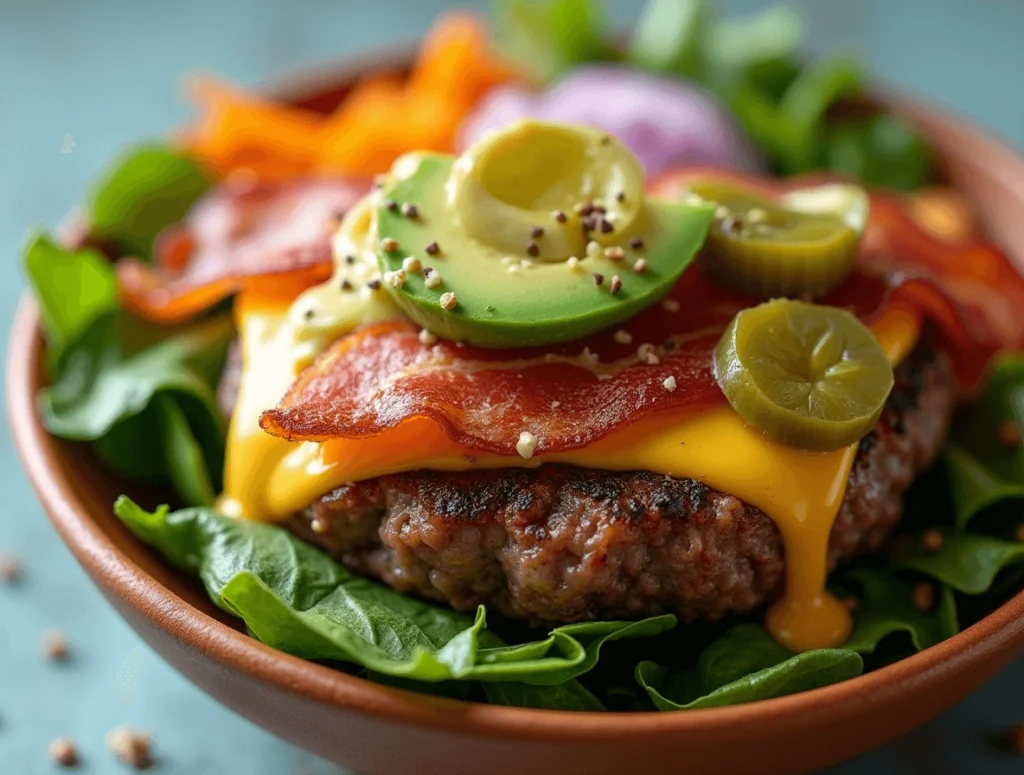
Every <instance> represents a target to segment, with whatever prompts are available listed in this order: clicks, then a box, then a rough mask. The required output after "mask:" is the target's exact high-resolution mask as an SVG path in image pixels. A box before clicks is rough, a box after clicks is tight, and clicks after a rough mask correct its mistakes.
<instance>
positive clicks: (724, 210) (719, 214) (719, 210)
mask: <svg viewBox="0 0 1024 775" xmlns="http://www.w3.org/2000/svg"><path fill="white" fill-rule="evenodd" d="M728 214H729V208H728V207H726V206H725V205H718V207H716V208H715V217H716V218H718V220H722V218H724V217H725V216H727V215H728Z"/></svg>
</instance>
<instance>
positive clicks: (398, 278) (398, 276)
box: [384, 269, 405, 288]
mask: <svg viewBox="0 0 1024 775" xmlns="http://www.w3.org/2000/svg"><path fill="white" fill-rule="evenodd" d="M384 282H386V283H387V284H388V285H390V286H391V287H392V288H401V287H402V286H403V285H405V272H403V271H402V270H401V269H399V270H398V271H396V272H385V273H384Z"/></svg>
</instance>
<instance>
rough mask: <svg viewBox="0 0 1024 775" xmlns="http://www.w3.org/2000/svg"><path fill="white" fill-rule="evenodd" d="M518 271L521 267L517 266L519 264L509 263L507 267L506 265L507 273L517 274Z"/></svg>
mask: <svg viewBox="0 0 1024 775" xmlns="http://www.w3.org/2000/svg"><path fill="white" fill-rule="evenodd" d="M520 271H521V269H520V267H519V264H509V267H508V273H509V274H519V272H520Z"/></svg>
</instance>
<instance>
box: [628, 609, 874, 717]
mask: <svg viewBox="0 0 1024 775" xmlns="http://www.w3.org/2000/svg"><path fill="white" fill-rule="evenodd" d="M863 669H864V663H863V660H862V659H861V657H860V655H859V654H857V653H856V652H854V651H851V650H850V649H845V648H839V649H817V650H815V651H805V652H804V653H802V654H793V653H792V652H790V651H789V650H788V649H786V648H785V647H784V646H781V645H780V644H778V643H777V642H776V641H775V640H774V639H772V637H771V636H770V635H768V633H767V632H766V631H765V629H764V628H763V627H761V626H760V625H756V624H739V625H737V626H735V627H733V628H732V629H730V630H729V631H728V632H726V633H725V635H723V636H722V637H720V638H719V639H718V640H716V641H714V642H713V643H712V644H711V645H710V646H708V647H707V648H706V649H705V650H704V651H703V653H702V654H701V655H700V658H699V659H698V660H697V666H696V668H695V669H693V670H688V671H672V670H670V669H667V668H664V667H661V666H659V665H656V664H655V663H653V662H641V663H640V664H639V665H637V668H636V679H637V681H638V682H639V683H640V685H641V686H642V687H643V688H644V689H645V690H646V691H647V694H648V695H649V696H650V698H651V701H652V702H654V704H655V706H656V707H657V708H658V709H659V710H689V709H693V708H716V707H721V706H723V705H736V704H739V703H744V702H753V701H754V700H764V699H768V698H771V697H781V696H783V695H786V694H794V693H796V692H802V691H808V690H810V689H815V688H817V687H819V686H826V685H828V684H833V683H838V682H839V681H845V680H846V679H847V678H853V677H854V676H857V675H860V674H861V672H862V671H863Z"/></svg>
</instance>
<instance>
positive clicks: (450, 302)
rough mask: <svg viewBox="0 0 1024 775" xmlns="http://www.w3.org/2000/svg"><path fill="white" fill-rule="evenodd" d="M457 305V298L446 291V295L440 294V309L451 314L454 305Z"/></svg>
mask: <svg viewBox="0 0 1024 775" xmlns="http://www.w3.org/2000/svg"><path fill="white" fill-rule="evenodd" d="M458 303H459V300H458V298H457V297H456V296H455V294H454V293H452V292H451V291H448V292H447V293H442V294H441V308H442V309H444V310H447V311H448V312H451V311H452V310H453V309H455V305H457V304H458Z"/></svg>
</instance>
